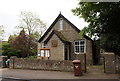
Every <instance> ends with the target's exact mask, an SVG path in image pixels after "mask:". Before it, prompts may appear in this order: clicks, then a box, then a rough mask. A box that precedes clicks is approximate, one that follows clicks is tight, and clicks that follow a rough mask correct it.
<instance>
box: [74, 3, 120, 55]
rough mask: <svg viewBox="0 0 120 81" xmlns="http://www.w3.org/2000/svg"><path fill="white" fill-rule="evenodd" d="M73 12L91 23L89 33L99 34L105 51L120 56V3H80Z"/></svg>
mask: <svg viewBox="0 0 120 81" xmlns="http://www.w3.org/2000/svg"><path fill="white" fill-rule="evenodd" d="M72 12H73V13H74V14H75V15H77V16H79V17H82V18H84V19H85V21H86V22H88V23H89V26H88V28H87V32H89V33H91V34H94V33H99V36H100V39H101V40H100V45H101V47H102V48H104V49H105V51H108V52H115V53H116V54H118V55H120V51H119V49H120V42H119V41H120V27H119V26H120V2H112V3H111V2H108V3H105V2H93V3H91V2H86V3H84V2H79V4H78V7H76V8H75V9H73V10H72Z"/></svg>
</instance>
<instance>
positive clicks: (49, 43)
mask: <svg viewBox="0 0 120 81" xmlns="http://www.w3.org/2000/svg"><path fill="white" fill-rule="evenodd" d="M79 33H80V30H79V29H78V28H77V27H76V26H75V25H73V24H72V23H71V22H70V21H69V20H68V19H66V18H65V17H64V16H63V15H62V14H59V15H58V17H57V18H56V19H55V21H54V22H53V23H52V24H51V26H50V27H49V28H48V29H47V31H46V32H45V33H44V35H43V36H42V37H41V38H40V39H39V41H38V49H37V50H38V51H37V52H38V58H39V59H50V60H74V59H80V54H86V62H87V64H93V48H92V40H91V39H90V38H89V37H87V36H84V37H82V36H80V34H79Z"/></svg>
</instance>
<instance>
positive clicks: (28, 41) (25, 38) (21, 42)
mask: <svg viewBox="0 0 120 81" xmlns="http://www.w3.org/2000/svg"><path fill="white" fill-rule="evenodd" d="M10 44H11V46H12V48H14V49H16V50H19V51H20V55H21V56H22V57H27V56H31V55H34V54H36V43H35V41H34V39H33V38H32V37H31V36H30V35H27V34H26V33H25V31H24V29H23V30H22V31H21V32H20V34H19V36H17V37H16V38H14V39H13V40H12V41H11V42H10Z"/></svg>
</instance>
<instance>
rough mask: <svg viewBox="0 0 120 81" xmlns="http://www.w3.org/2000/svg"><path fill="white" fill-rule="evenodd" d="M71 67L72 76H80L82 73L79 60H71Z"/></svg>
mask: <svg viewBox="0 0 120 81" xmlns="http://www.w3.org/2000/svg"><path fill="white" fill-rule="evenodd" d="M72 62H73V65H74V75H75V76H81V75H82V71H81V63H80V60H73V61H72Z"/></svg>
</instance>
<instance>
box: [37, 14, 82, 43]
mask: <svg viewBox="0 0 120 81" xmlns="http://www.w3.org/2000/svg"><path fill="white" fill-rule="evenodd" d="M61 17H62V18H63V19H64V20H65V21H66V22H68V23H69V24H70V25H71V26H72V27H73V28H74V29H75V30H76V31H77V32H80V30H79V29H78V28H77V27H76V26H75V25H74V24H72V23H71V22H70V21H69V20H68V19H67V18H65V17H64V16H63V15H62V14H61V13H60V14H59V15H58V16H57V18H56V19H55V20H54V21H53V23H52V24H51V25H50V27H49V28H48V29H47V31H46V32H45V33H44V34H43V36H42V37H41V38H40V39H39V40H38V42H41V41H42V40H43V39H44V38H45V36H46V35H47V34H48V32H49V31H50V30H51V29H52V28H53V26H54V25H55V24H56V22H57V21H58V20H59V18H61Z"/></svg>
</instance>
